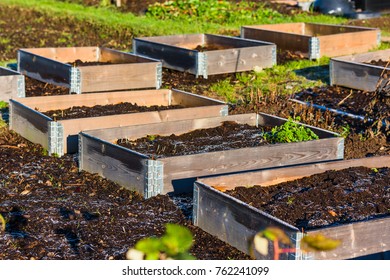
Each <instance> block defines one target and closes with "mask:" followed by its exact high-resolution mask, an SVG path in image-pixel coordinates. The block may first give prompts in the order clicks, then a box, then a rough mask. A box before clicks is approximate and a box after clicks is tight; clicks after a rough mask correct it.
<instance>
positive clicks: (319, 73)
mask: <svg viewBox="0 0 390 280" xmlns="http://www.w3.org/2000/svg"><path fill="white" fill-rule="evenodd" d="M294 72H295V74H297V75H299V76H303V77H305V78H306V79H308V80H312V81H318V80H320V81H321V82H323V83H326V84H329V83H330V79H329V66H328V65H321V66H313V67H307V68H303V69H299V70H295V71H294Z"/></svg>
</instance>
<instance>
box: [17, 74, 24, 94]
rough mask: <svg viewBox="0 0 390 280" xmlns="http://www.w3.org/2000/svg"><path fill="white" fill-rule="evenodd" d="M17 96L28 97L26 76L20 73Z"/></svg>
mask: <svg viewBox="0 0 390 280" xmlns="http://www.w3.org/2000/svg"><path fill="white" fill-rule="evenodd" d="M17 96H18V97H26V85H25V82H24V76H23V75H20V76H18V79H17Z"/></svg>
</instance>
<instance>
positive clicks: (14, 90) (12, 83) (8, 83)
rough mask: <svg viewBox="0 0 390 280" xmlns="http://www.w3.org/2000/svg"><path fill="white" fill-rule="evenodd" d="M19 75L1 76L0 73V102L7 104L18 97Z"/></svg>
mask: <svg viewBox="0 0 390 280" xmlns="http://www.w3.org/2000/svg"><path fill="white" fill-rule="evenodd" d="M19 77H20V75H7V76H5V75H2V74H1V73H0V101H5V102H9V100H10V99H12V98H17V97H18V79H19Z"/></svg>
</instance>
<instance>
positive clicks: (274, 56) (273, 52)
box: [272, 45, 277, 65]
mask: <svg viewBox="0 0 390 280" xmlns="http://www.w3.org/2000/svg"><path fill="white" fill-rule="evenodd" d="M276 63H277V54H276V45H275V46H272V65H276Z"/></svg>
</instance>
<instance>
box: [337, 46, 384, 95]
mask: <svg viewBox="0 0 390 280" xmlns="http://www.w3.org/2000/svg"><path fill="white" fill-rule="evenodd" d="M379 59H382V60H383V61H388V60H389V59H390V50H381V51H375V52H369V53H362V54H355V55H349V56H342V57H337V58H332V59H331V61H330V76H331V84H332V85H339V86H344V87H349V88H354V89H361V90H367V91H374V90H375V89H376V86H377V83H378V80H379V77H380V75H381V73H382V71H383V70H384V69H385V68H384V67H382V66H376V65H369V64H367V63H368V62H370V61H372V60H379ZM389 70H390V68H389Z"/></svg>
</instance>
